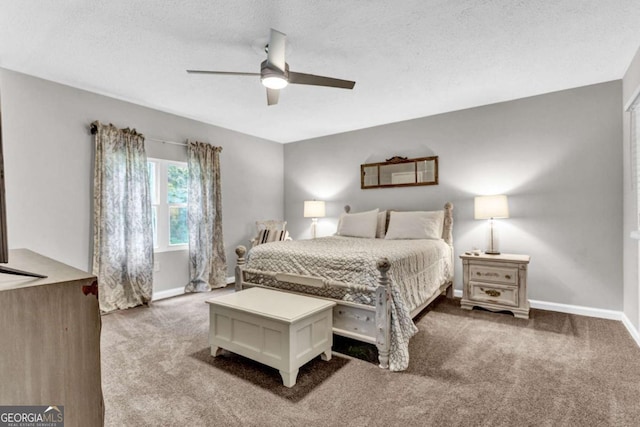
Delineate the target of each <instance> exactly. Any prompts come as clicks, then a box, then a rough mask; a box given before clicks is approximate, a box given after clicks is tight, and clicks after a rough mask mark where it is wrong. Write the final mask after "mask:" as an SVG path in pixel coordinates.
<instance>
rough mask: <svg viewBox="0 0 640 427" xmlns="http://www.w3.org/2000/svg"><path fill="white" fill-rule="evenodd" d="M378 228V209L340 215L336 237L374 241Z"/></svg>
mask: <svg viewBox="0 0 640 427" xmlns="http://www.w3.org/2000/svg"><path fill="white" fill-rule="evenodd" d="M377 228H378V209H374V210H372V211H367V212H360V213H354V214H346V213H345V214H342V216H341V217H340V222H339V223H338V233H337V234H338V235H340V236H351V237H366V238H368V239H375V237H376V229H377Z"/></svg>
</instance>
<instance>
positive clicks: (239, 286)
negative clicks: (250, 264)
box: [236, 245, 247, 292]
mask: <svg viewBox="0 0 640 427" xmlns="http://www.w3.org/2000/svg"><path fill="white" fill-rule="evenodd" d="M246 253H247V248H245V247H244V246H242V245H240V246H238V247H237V248H236V255H238V260H237V261H236V292H237V291H241V290H242V267H243V266H244V263H245V260H244V254H246Z"/></svg>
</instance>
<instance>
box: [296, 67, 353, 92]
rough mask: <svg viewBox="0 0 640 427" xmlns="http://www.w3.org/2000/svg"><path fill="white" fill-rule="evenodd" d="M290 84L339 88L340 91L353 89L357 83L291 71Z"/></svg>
mask: <svg viewBox="0 0 640 427" xmlns="http://www.w3.org/2000/svg"><path fill="white" fill-rule="evenodd" d="M289 83H292V84H298V85H313V86H328V87H337V88H340V89H353V87H354V86H355V84H356V82H353V81H351V80H341V79H334V78H332V77H324V76H316V75H314V74H305V73H294V72H293V71H289Z"/></svg>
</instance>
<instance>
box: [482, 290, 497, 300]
mask: <svg viewBox="0 0 640 427" xmlns="http://www.w3.org/2000/svg"><path fill="white" fill-rule="evenodd" d="M484 293H485V294H487V295H489V296H490V297H494V298H495V297H499V296H500V291H496V290H495V289H487V290H485V291H484Z"/></svg>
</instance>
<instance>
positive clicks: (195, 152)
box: [185, 142, 227, 292]
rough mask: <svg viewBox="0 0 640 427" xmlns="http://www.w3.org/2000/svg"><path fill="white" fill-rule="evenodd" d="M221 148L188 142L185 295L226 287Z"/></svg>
mask: <svg viewBox="0 0 640 427" xmlns="http://www.w3.org/2000/svg"><path fill="white" fill-rule="evenodd" d="M220 151H222V147H214V146H213V145H210V144H206V143H203V142H189V143H188V144H187V153H188V154H187V157H188V160H187V161H188V165H189V219H188V221H189V273H190V281H189V284H188V285H187V286H186V287H185V292H206V291H210V290H211V289H212V288H222V287H224V286H226V285H227V281H226V275H227V259H226V256H225V253H224V241H223V239H222V194H221V190H220Z"/></svg>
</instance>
